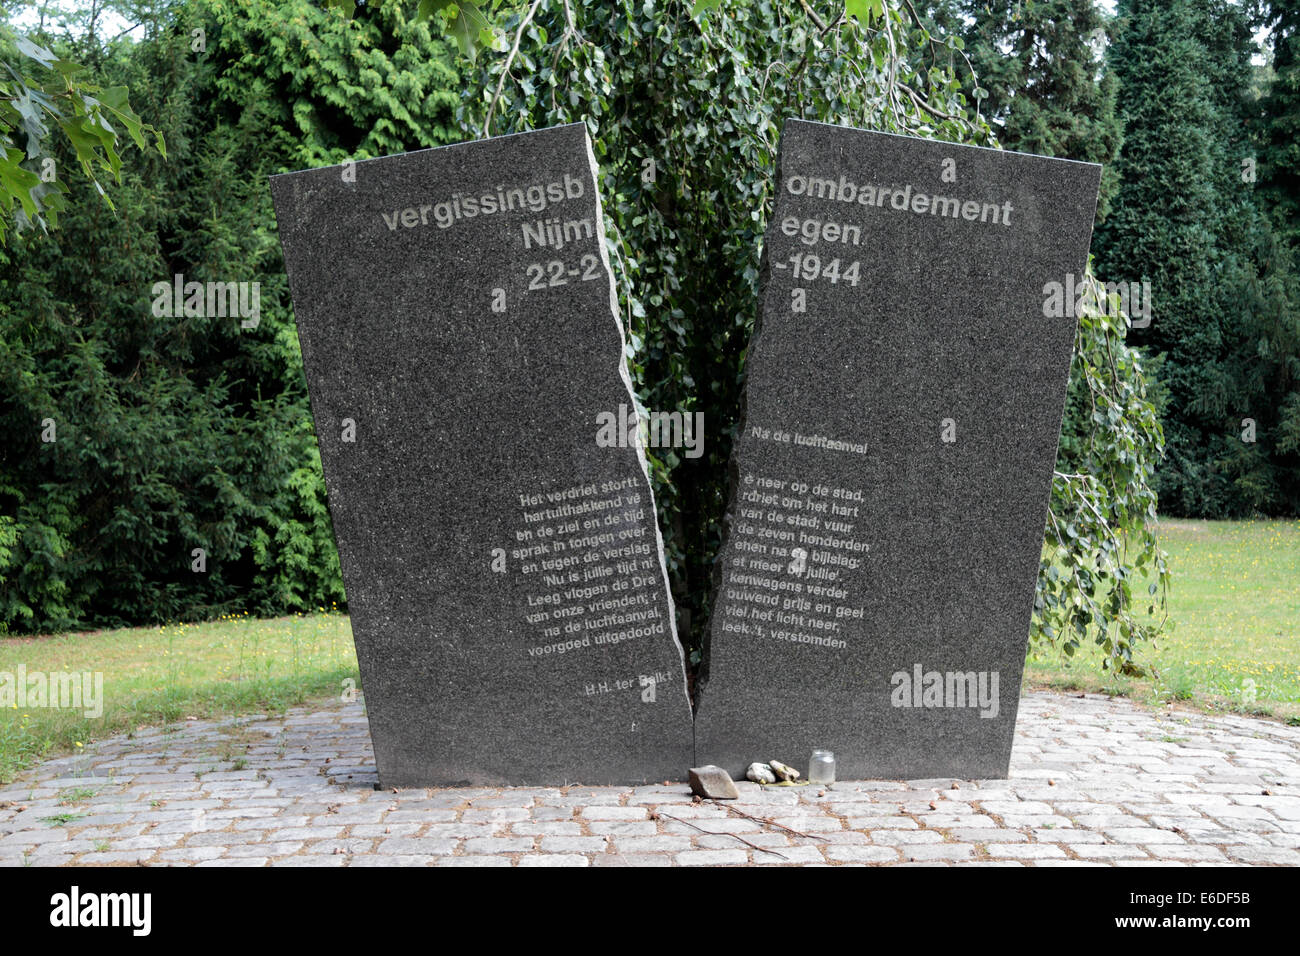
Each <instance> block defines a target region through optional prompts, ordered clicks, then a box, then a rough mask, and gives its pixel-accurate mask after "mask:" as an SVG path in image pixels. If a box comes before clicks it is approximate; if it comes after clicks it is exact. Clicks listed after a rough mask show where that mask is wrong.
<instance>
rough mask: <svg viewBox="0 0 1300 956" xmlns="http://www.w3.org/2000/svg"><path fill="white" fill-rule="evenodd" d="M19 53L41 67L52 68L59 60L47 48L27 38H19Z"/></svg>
mask: <svg viewBox="0 0 1300 956" xmlns="http://www.w3.org/2000/svg"><path fill="white" fill-rule="evenodd" d="M18 52H19V53H21V54H22V55H23V56H25V57H29V58H30V59H33V60H35V61H36V62H37V63H39V64H40V65H41V66H44V67H50V68H52V67H53V66H54V64H55V63H57V62H58V61H59V58H58V57H57V56H55V55H54V54H53V53H51V52H50V51H49V50H47V49H45V47H43V46H40V45H38V44H36V43H33V42H32V41H31V40H29V39H27V38H26V37H22V36H20V37H18Z"/></svg>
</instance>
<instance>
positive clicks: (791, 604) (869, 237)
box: [695, 120, 1101, 779]
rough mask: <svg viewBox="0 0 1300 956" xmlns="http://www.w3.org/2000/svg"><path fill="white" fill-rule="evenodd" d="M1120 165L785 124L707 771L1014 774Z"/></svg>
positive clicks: (710, 641)
mask: <svg viewBox="0 0 1300 956" xmlns="http://www.w3.org/2000/svg"><path fill="white" fill-rule="evenodd" d="M1100 175H1101V167H1099V166H1096V165H1093V164H1089V163H1079V162H1072V161H1068V160H1060V159H1050V158H1046V157H1041V156H1031V155H1026V154H1022V153H1012V152H1005V151H1001V150H993V149H983V148H976V147H969V146H957V145H952V144H948V143H940V142H932V141H928V140H919V139H914V138H910V137H904V136H895V135H889V134H882V133H872V132H866V131H863V130H857V129H849V128H844V127H836V126H829V125H824V124H820V123H809V122H804V121H800V120H791V121H788V122H787V123H786V125H785V128H784V130H783V133H782V137H781V146H780V156H779V161H778V172H777V183H776V187H777V195H776V203H775V208H774V210H773V213H772V217H771V219H770V221H769V223H768V228H767V233H766V236H765V239H764V244H763V254H762V261H763V268H762V301H761V304H760V313H759V318H758V322H757V325H756V328H755V333H754V338H753V340H752V342H751V344H750V349H749V355H748V359H747V382H746V386H745V407H744V410H743V417H742V423H741V430H740V432H739V434H738V437H737V441H736V445H735V450H734V453H733V457H732V462H731V470H732V476H731V477H732V491H731V500H730V504H729V509H728V514H727V533H726V537H725V540H724V543H723V547H722V550H721V553H720V555H719V559H718V564H717V567H716V573H715V593H714V598H713V614H712V618H711V624H710V630H709V634H708V635H707V638H706V649H705V658H704V660H705V664H704V670H703V672H702V674H701V680H700V688H699V693H698V709H697V714H696V726H695V736H696V762H697V763H712V764H717V765H719V766H722V767H724V768H726V769H727V770H728V771H729V772H730V773H731V774H732V775H733V776H743V774H744V772H745V769H746V767H747V766H748V765H749V764H750V763H751V762H753V761H766V760H769V759H778V760H782V761H784V762H786V763H789V764H793V765H795V766H796V767H801V768H802V767H805V766H806V765H807V762H808V757H809V754H810V753H811V751H812V750H814V749H826V750H831V751H833V752H834V753H835V755H836V762H837V774H838V776H839V777H840V778H841V779H864V778H887V779H888V778H901V779H916V778H927V777H947V776H951V777H961V778H989V777H1005V776H1006V775H1007V770H1008V766H1009V761H1010V754H1011V743H1012V735H1013V732H1014V729H1015V720H1016V710H1017V707H1018V704H1019V694H1020V679H1021V672H1022V669H1023V666H1024V657H1025V650H1026V640H1027V637H1028V632H1029V626H1030V616H1031V614H1032V611H1033V602H1034V585H1035V581H1036V578H1037V575H1038V570H1039V562H1040V558H1041V555H1042V546H1043V530H1044V525H1045V521H1046V518H1047V509H1048V501H1049V496H1050V493H1051V484H1052V477H1053V470H1054V465H1055V461H1056V451H1057V442H1058V439H1059V437H1060V431H1061V418H1062V412H1063V409H1064V404H1065V394H1066V387H1067V384H1068V380H1069V373H1070V359H1071V353H1072V345H1073V341H1074V337H1075V330H1076V326H1077V318H1076V310H1075V309H1074V308H1072V305H1073V299H1074V298H1075V297H1076V296H1077V292H1076V290H1077V289H1078V288H1079V287H1080V286H1081V285H1082V282H1083V275H1084V271H1085V268H1086V264H1087V256H1088V245H1089V241H1090V239H1091V235H1092V225H1093V217H1094V214H1095V211H1096V204H1097V189H1098V186H1099V182H1100ZM1063 299H1064V300H1065V302H1064V306H1065V307H1064V308H1062V307H1061V304H1062V300H1063Z"/></svg>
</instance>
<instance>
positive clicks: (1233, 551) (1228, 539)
mask: <svg viewBox="0 0 1300 956" xmlns="http://www.w3.org/2000/svg"><path fill="white" fill-rule="evenodd" d="M1160 544H1161V547H1163V548H1164V549H1165V550H1166V551H1167V552H1168V553H1169V566H1170V569H1171V570H1172V571H1173V575H1174V580H1173V585H1172V587H1171V589H1170V594H1169V616H1170V620H1171V622H1172V625H1173V626H1172V628H1171V629H1170V630H1169V632H1168V633H1167V634H1166V635H1165V636H1164V637H1163V638H1161V639H1160V640H1159V641H1157V642H1156V643H1155V645H1154V646H1149V647H1144V648H1141V650H1140V653H1139V655H1138V657H1139V660H1140V662H1141V663H1143V664H1147V665H1151V666H1153V667H1154V668H1155V670H1156V673H1157V675H1158V676H1157V677H1156V678H1155V679H1152V680H1142V681H1134V680H1126V679H1123V678H1119V679H1113V678H1107V677H1103V676H1102V675H1101V672H1100V671H1099V669H1098V667H1097V661H1098V656H1097V654H1096V653H1095V650H1094V649H1093V648H1081V649H1080V652H1079V653H1078V654H1077V655H1076V656H1075V657H1074V659H1073V660H1070V659H1068V658H1066V657H1065V656H1064V655H1063V654H1061V653H1060V652H1059V651H1052V650H1048V651H1042V652H1031V653H1030V657H1029V662H1028V667H1027V668H1026V679H1027V681H1028V682H1029V683H1030V684H1034V685H1039V686H1049V687H1057V688H1069V689H1084V690H1105V691H1109V692H1111V693H1120V694H1126V695H1129V696H1132V697H1134V698H1136V699H1139V700H1143V701H1146V702H1151V703H1154V702H1167V701H1169V700H1183V701H1188V702H1191V703H1193V704H1195V705H1196V706H1198V707H1201V708H1203V709H1207V710H1231V711H1235V712H1238V713H1253V714H1266V715H1271V716H1276V717H1280V718H1283V719H1289V720H1291V721H1295V720H1298V719H1300V521H1296V520H1290V521H1172V520H1166V521H1163V522H1162V523H1161V525H1160ZM1135 590H1141V589H1138V588H1135ZM1252 682H1253V684H1252ZM1252 698H1253V699H1252Z"/></svg>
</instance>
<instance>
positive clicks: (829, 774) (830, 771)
mask: <svg viewBox="0 0 1300 956" xmlns="http://www.w3.org/2000/svg"><path fill="white" fill-rule="evenodd" d="M808 782H809V783H822V784H825V783H834V782H835V754H833V753H831V752H830V751H829V750H814V751H813V752H812V758H811V759H810V760H809V761H808Z"/></svg>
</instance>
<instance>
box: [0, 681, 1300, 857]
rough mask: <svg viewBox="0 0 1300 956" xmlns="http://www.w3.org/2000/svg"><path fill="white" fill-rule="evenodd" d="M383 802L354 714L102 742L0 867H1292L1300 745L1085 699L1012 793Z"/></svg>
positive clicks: (1032, 697) (1074, 705)
mask: <svg viewBox="0 0 1300 956" xmlns="http://www.w3.org/2000/svg"><path fill="white" fill-rule="evenodd" d="M779 756H782V757H786V758H787V759H791V758H794V757H795V756H796V755H787V754H781V755H779ZM798 757H800V758H802V757H803V755H798ZM374 782H375V772H374V762H373V754H372V751H371V747H370V738H369V734H368V730H367V725H366V718H365V715H364V713H363V711H362V709H361V705H360V704H350V705H343V704H336V705H332V706H331V705H326V707H325V708H324V709H320V710H295V711H291V712H290V713H289V714H287V715H285V716H283V717H277V718H272V719H268V718H265V717H247V718H241V719H238V720H233V721H222V722H217V721H188V722H185V723H182V724H180V725H178V726H174V727H170V728H166V729H162V730H149V731H146V732H142V733H139V734H137V735H136V736H134V737H133V738H127V737H125V736H121V737H114V738H111V739H108V740H105V741H103V742H101V743H98V744H95V745H93V746H92V747H90V748H88V749H87V752H86V753H84V754H78V755H76V756H71V757H63V758H60V759H57V760H49V761H46V762H45V763H43V764H41V765H40V766H39V767H37V768H34V769H33V770H32V771H30V772H28V773H27V774H25V775H24V776H23V777H22V778H21V779H19V780H18V781H17V782H16V783H14V784H12V785H10V786H8V787H6V788H4V789H3V790H0V864H4V865H9V866H14V865H23V864H32V865H52V864H69V863H71V864H83V865H93V864H119V865H121V864H125V865H132V864H148V865H188V864H197V865H199V866H262V865H265V864H271V865H285V866H394V865H412V866H422V865H437V866H510V865H512V864H513V865H518V866H624V865H653V866H671V865H679V866H700V865H704V866H719V865H728V866H729V865H746V864H766V865H788V864H827V863H829V864H855V863H857V864H862V863H866V864H899V865H949V864H957V865H994V866H1022V865H1032V866H1050V865H1069V866H1086V865H1092V866H1096V865H1104V864H1118V865H1148V866H1149V865H1225V864H1296V863H1300V728H1296V727H1287V726H1284V725H1281V724H1278V723H1273V722H1268V721H1262V720H1254V719H1250V718H1244V717H1210V716H1205V715H1201V714H1194V713H1189V712H1173V711H1169V712H1164V713H1160V714H1156V713H1151V712H1149V711H1146V710H1144V709H1142V708H1139V707H1137V706H1135V705H1133V704H1131V703H1129V702H1127V701H1123V700H1108V699H1107V698H1105V697H1098V696H1092V695H1089V696H1087V697H1078V696H1063V695H1059V694H1049V693H1031V694H1028V695H1027V696H1026V697H1025V699H1024V701H1023V703H1022V706H1021V711H1020V720H1019V723H1018V725H1017V727H1016V742H1015V749H1014V752H1013V756H1012V760H1011V779H1010V780H994V781H980V782H970V781H964V780H961V781H958V780H952V779H942V780H913V781H910V782H907V783H900V782H891V781H884V782H881V781H848V782H840V783H837V784H836V785H835V786H834V787H832V788H828V789H823V788H817V787H811V786H810V787H800V788H769V789H767V790H761V789H760V788H759V787H758V786H757V785H755V784H751V783H748V782H742V783H740V784H739V786H740V789H741V798H740V800H738V801H732V802H730V803H727V804H723V803H713V802H706V803H694V802H692V799H691V796H690V794H689V792H688V789H687V787H686V785H685V784H671V785H656V786H645V787H584V786H578V785H575V786H572V787H536V788H526V789H525V788H501V789H492V788H487V789H469V788H456V789H441V790H403V791H398V792H394V791H391V790H389V791H376V790H375V789H374Z"/></svg>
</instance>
